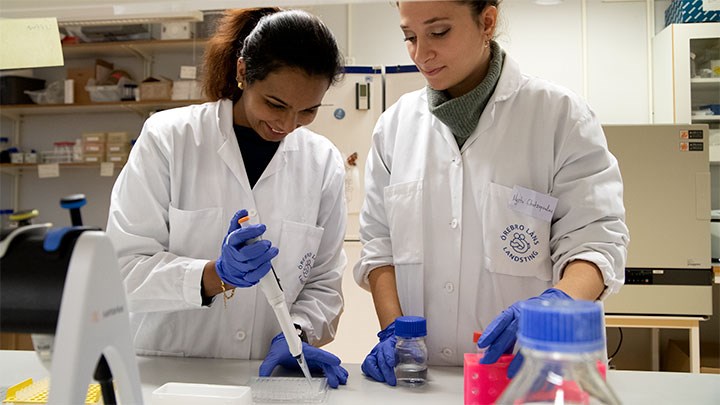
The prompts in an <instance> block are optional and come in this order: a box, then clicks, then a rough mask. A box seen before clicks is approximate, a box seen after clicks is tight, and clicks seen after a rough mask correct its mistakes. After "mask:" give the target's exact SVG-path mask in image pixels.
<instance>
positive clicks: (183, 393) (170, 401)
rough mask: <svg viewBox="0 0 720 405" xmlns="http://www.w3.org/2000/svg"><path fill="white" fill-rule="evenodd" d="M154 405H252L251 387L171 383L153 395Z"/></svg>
mask: <svg viewBox="0 0 720 405" xmlns="http://www.w3.org/2000/svg"><path fill="white" fill-rule="evenodd" d="M151 404H152V405H195V404H203V405H215V404H217V405H251V404H252V398H251V396H250V387H245V386H242V385H215V384H191V383H179V382H169V383H166V384H165V385H163V386H162V387H160V388H158V389H156V390H155V391H153V393H152V403H151Z"/></svg>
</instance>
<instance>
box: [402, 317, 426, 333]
mask: <svg viewBox="0 0 720 405" xmlns="http://www.w3.org/2000/svg"><path fill="white" fill-rule="evenodd" d="M395 335H396V336H399V337H402V338H414V337H421V336H427V322H426V321H425V318H423V317H422V316H399V317H397V318H396V319H395Z"/></svg>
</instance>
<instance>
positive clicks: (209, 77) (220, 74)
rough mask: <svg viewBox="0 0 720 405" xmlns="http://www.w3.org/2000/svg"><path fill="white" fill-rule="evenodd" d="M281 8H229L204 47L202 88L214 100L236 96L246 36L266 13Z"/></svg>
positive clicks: (238, 92)
mask: <svg viewBox="0 0 720 405" xmlns="http://www.w3.org/2000/svg"><path fill="white" fill-rule="evenodd" d="M278 11H280V9H278V8H250V9H238V10H226V11H225V15H224V16H223V18H222V19H221V20H220V22H219V23H218V25H217V29H216V31H215V35H213V36H212V38H210V40H209V41H208V44H207V46H206V47H205V54H204V56H203V59H204V63H203V66H204V72H203V75H204V76H203V91H204V92H205V96H206V97H207V98H208V99H209V100H211V101H217V100H219V99H221V98H229V99H233V100H235V99H237V98H238V97H239V96H240V89H238V88H237V77H236V75H237V58H238V56H239V54H240V48H241V47H242V44H243V41H244V40H245V38H246V37H247V36H248V35H249V34H250V32H252V30H253V29H254V28H255V26H257V24H258V22H259V21H260V19H261V18H262V17H264V16H266V15H270V14H273V13H277V12H278Z"/></svg>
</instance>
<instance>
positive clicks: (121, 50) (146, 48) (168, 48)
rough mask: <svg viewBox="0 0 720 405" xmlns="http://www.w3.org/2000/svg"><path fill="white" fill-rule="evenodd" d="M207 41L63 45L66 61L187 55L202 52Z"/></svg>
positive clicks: (185, 40)
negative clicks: (194, 51)
mask: <svg viewBox="0 0 720 405" xmlns="http://www.w3.org/2000/svg"><path fill="white" fill-rule="evenodd" d="M206 43H207V39H169V40H142V41H117V42H87V43H82V44H68V45H63V47H62V49H63V55H64V56H65V58H66V59H88V58H107V57H117V56H138V55H157V54H169V53H188V52H192V51H193V50H194V49H199V50H201V51H202V50H203V49H204V47H205V44H206Z"/></svg>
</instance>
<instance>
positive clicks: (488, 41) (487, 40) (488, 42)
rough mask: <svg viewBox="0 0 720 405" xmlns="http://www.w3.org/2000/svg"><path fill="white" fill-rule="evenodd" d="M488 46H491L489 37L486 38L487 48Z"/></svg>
mask: <svg viewBox="0 0 720 405" xmlns="http://www.w3.org/2000/svg"><path fill="white" fill-rule="evenodd" d="M488 46H490V40H489V39H486V40H485V48H487V47H488Z"/></svg>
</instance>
